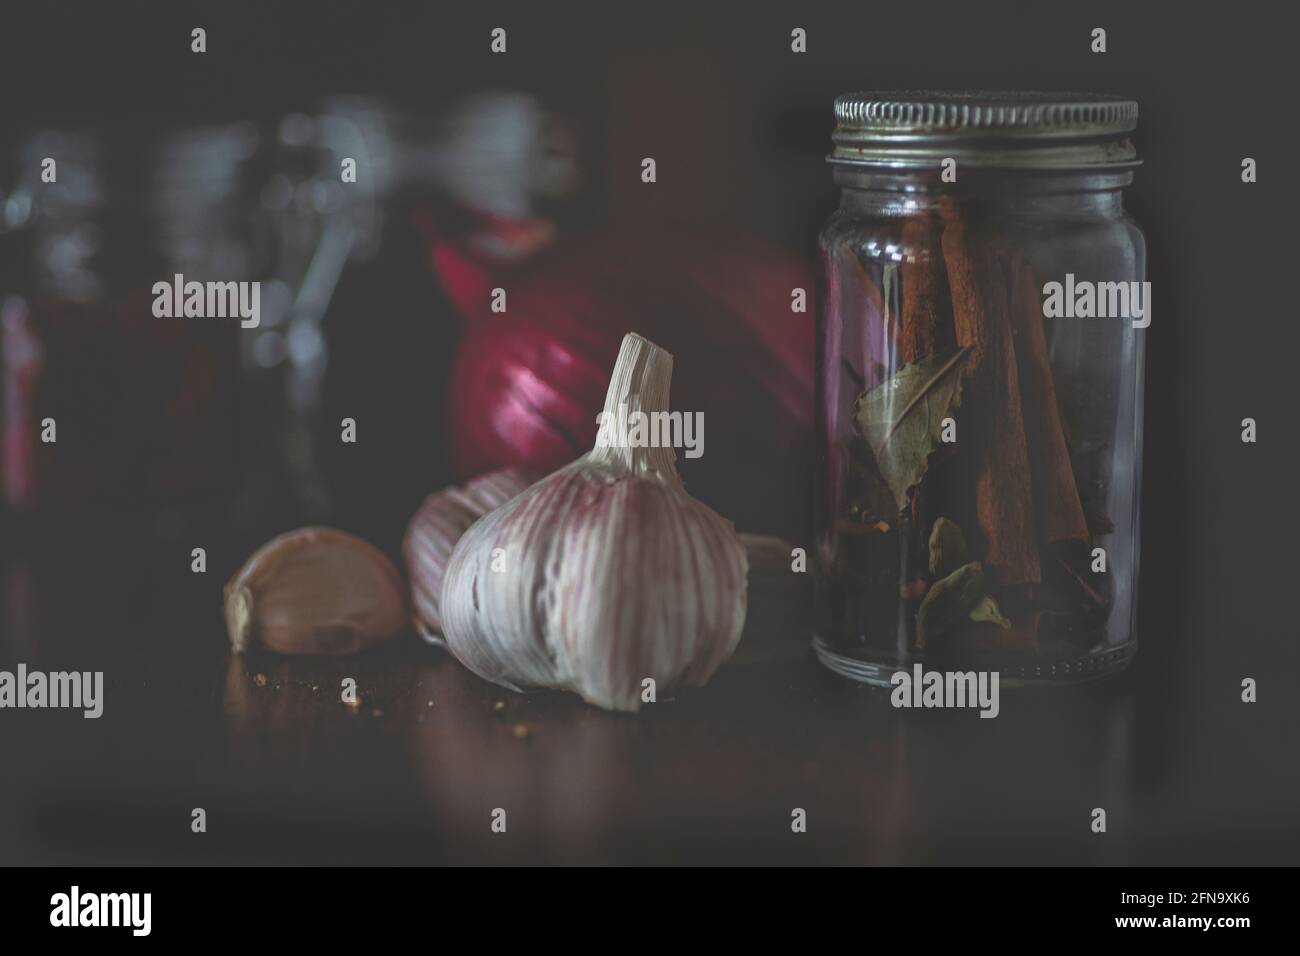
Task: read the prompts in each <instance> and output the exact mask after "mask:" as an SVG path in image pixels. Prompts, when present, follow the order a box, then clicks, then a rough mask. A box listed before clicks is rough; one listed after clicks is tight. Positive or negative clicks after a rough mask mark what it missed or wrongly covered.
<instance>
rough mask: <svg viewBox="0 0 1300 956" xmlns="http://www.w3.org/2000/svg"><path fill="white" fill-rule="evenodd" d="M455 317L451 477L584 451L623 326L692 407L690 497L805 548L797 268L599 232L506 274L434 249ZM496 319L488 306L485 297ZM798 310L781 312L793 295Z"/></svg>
mask: <svg viewBox="0 0 1300 956" xmlns="http://www.w3.org/2000/svg"><path fill="white" fill-rule="evenodd" d="M433 262H434V265H435V267H436V268H437V270H438V272H439V275H440V277H441V279H442V282H443V284H444V287H445V288H447V289H448V291H449V294H451V295H452V297H453V299H454V300H455V301H456V303H457V305H458V307H459V308H460V309H461V311H462V314H463V316H464V319H465V336H464V339H463V342H462V344H461V348H460V352H459V354H458V356H457V359H456V363H455V367H454V370H453V374H452V401H451V406H452V451H453V456H454V461H455V464H456V468H457V472H458V473H459V474H460V475H462V476H466V475H476V474H480V473H482V472H485V471H489V470H492V469H495V468H502V467H507V466H519V467H525V468H528V469H530V470H532V471H535V472H539V473H545V472H548V471H551V470H553V469H555V468H558V467H560V466H562V465H565V464H567V463H568V462H570V461H572V460H573V459H574V458H576V457H578V456H579V455H581V454H582V453H583V452H584V451H586V450H587V449H589V448H590V447H591V445H592V443H593V441H594V440H595V436H596V416H597V414H598V413H599V412H600V410H601V407H602V402H603V400H604V394H605V387H606V383H607V379H608V370H609V368H610V367H611V366H612V365H613V362H614V360H615V358H616V357H617V355H618V349H619V343H620V342H621V341H622V338H623V336H624V334H625V333H627V332H636V333H638V334H640V335H643V336H645V337H647V338H650V339H653V340H654V341H655V342H657V343H659V344H660V345H662V346H663V347H664V348H665V349H667V350H668V351H669V352H671V353H672V354H673V355H674V357H675V359H676V368H677V369H678V382H679V387H676V388H675V389H674V396H673V398H674V402H673V405H674V408H675V409H676V410H680V411H687V412H701V413H703V416H704V420H705V441H704V455H703V456H702V457H701V458H699V459H698V460H693V459H686V458H685V457H684V456H682V455H681V453H680V452H679V462H678V464H679V467H680V469H681V474H682V478H683V479H684V481H685V482H686V484H687V486H688V487H689V488H690V490H691V493H692V494H693V495H695V496H696V497H698V498H699V499H700V500H701V501H704V502H705V503H707V504H709V505H710V506H712V507H714V508H716V509H717V510H718V511H720V512H721V513H723V514H726V515H728V516H729V517H731V518H733V519H734V520H735V521H736V524H737V525H738V526H739V527H741V528H744V529H745V530H747V531H770V532H773V533H779V534H785V535H787V536H792V537H795V538H798V539H802V538H803V537H804V536H805V534H806V529H807V502H808V493H809V487H810V484H809V476H808V472H809V471H810V470H811V468H812V457H811V456H812V448H813V445H812V422H813V360H814V348H815V346H814V342H815V338H814V316H815V312H814V306H813V303H812V291H813V288H814V280H813V273H812V271H811V269H810V267H809V265H808V263H806V262H804V261H802V260H800V259H797V258H795V257H792V256H790V255H788V254H786V253H784V252H781V251H778V250H775V249H772V248H770V247H767V246H765V245H762V244H760V243H758V242H756V241H754V240H752V239H750V238H746V237H738V236H735V235H728V236H721V235H703V234H700V233H698V232H696V233H690V234H681V233H676V232H667V231H660V232H653V233H652V232H647V231H646V230H644V229H639V230H637V231H635V232H632V231H630V230H625V231H608V232H601V233H594V234H589V235H587V236H584V237H578V238H573V239H569V240H564V241H561V242H559V243H557V244H556V245H555V246H554V247H552V248H550V249H547V250H545V251H543V252H541V253H540V254H538V255H536V256H534V257H533V258H531V259H529V260H528V261H527V262H526V263H524V264H522V265H518V266H510V265H504V264H499V263H493V262H491V261H489V260H487V259H485V258H483V257H481V256H476V255H475V254H473V253H470V252H467V251H465V249H464V248H463V247H458V246H455V245H452V244H449V243H438V242H435V244H434V247H433ZM495 287H500V288H502V289H504V290H505V291H506V310H505V312H503V313H494V312H492V311H491V310H490V308H489V304H490V301H491V295H490V291H491V289H493V288H495ZM796 288H799V289H803V290H805V291H806V293H807V297H808V302H807V306H806V307H807V311H806V312H794V311H792V309H791V301H792V300H791V294H792V290H794V289H796Z"/></svg>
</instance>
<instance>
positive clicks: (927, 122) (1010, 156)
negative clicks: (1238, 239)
mask: <svg viewBox="0 0 1300 956" xmlns="http://www.w3.org/2000/svg"><path fill="white" fill-rule="evenodd" d="M1137 115H1138V106H1137V103H1136V102H1135V101H1133V100H1130V99H1125V98H1123V97H1119V96H1111V95H1109V94H1102V93H1039V92H1030V93H1013V92H997V91H968V92H947V91H932V90H931V91H917V92H868V93H846V94H844V95H843V96H839V97H837V98H836V100H835V132H834V133H833V134H832V135H831V140H832V142H833V143H834V144H835V146H834V149H833V151H832V152H831V155H830V156H829V157H827V159H828V160H829V161H830V162H832V163H839V164H845V165H852V166H877V167H884V168H894V169H922V168H930V167H937V166H938V165H939V164H940V163H941V162H942V161H943V160H944V159H948V158H952V159H956V160H957V163H958V165H959V166H961V165H968V166H979V167H998V168H1021V169H1057V170H1060V169H1068V168H1074V167H1110V168H1115V167H1124V166H1135V165H1137V163H1138V158H1137V150H1136V149H1135V148H1134V146H1133V142H1132V140H1131V139H1130V138H1129V136H1130V134H1131V133H1132V132H1133V130H1134V128H1136V126H1137Z"/></svg>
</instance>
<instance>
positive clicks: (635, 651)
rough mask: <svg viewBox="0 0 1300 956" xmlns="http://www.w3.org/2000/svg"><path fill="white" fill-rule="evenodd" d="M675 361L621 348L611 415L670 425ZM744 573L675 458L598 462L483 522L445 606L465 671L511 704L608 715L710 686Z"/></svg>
mask: <svg viewBox="0 0 1300 956" xmlns="http://www.w3.org/2000/svg"><path fill="white" fill-rule="evenodd" d="M671 377H672V356H670V355H669V354H668V353H667V352H665V351H664V350H663V349H661V348H659V347H658V346H656V345H653V344H652V343H650V342H648V341H646V340H645V339H643V338H641V337H640V336H637V335H628V336H627V337H626V338H625V339H624V340H623V346H622V349H621V351H620V352H619V357H618V362H617V364H616V365H615V368H614V373H613V377H612V379H611V381H610V385H609V391H608V393H607V395H606V398H605V411H606V413H607V414H609V415H615V416H616V415H617V412H618V409H619V406H620V405H623V406H626V411H627V413H628V415H629V417H630V415H631V413H633V412H637V411H641V412H645V413H652V412H666V411H667V410H668V388H669V383H670V381H671ZM747 569H748V559H747V557H746V554H745V549H744V548H743V547H742V545H741V543H740V540H739V538H738V536H737V535H736V531H735V528H734V527H733V525H732V524H731V522H729V521H726V520H725V519H723V518H721V517H719V516H718V515H717V514H716V513H715V512H714V511H712V510H711V509H709V508H708V507H706V506H705V505H703V504H701V503H700V502H698V501H696V500H695V499H693V498H691V497H690V496H689V495H687V494H686V492H685V490H684V489H683V487H682V484H681V480H680V478H679V477H678V475H677V469H676V465H675V455H674V452H673V450H672V449H671V448H668V447H613V446H602V444H601V443H599V442H598V443H597V447H596V448H594V449H593V450H592V451H591V452H589V453H588V454H586V455H584V456H583V457H582V458H579V459H578V460H577V461H575V462H574V463H573V464H571V465H568V466H566V467H564V468H562V469H560V470H559V471H557V472H554V473H553V474H551V475H550V476H548V477H546V478H543V479H542V480H541V481H539V482H538V483H537V484H535V485H533V486H532V487H531V488H529V489H528V490H527V491H525V492H523V493H522V494H520V495H518V496H517V497H515V498H513V499H511V500H510V501H509V502H507V503H506V504H504V505H502V506H501V507H500V508H497V509H496V510H495V511H492V512H490V513H489V514H487V515H485V516H484V517H483V518H481V519H480V520H479V521H478V522H476V523H475V524H474V525H473V526H472V527H471V528H470V529H469V530H468V531H467V532H466V533H465V534H464V535H463V536H462V537H461V539H460V542H459V543H458V544H457V545H456V548H455V550H454V551H453V552H452V556H451V560H450V562H449V564H448V566H447V571H446V575H445V578H444V580H443V590H442V602H441V613H442V624H443V634H444V636H445V638H446V641H447V645H448V648H449V649H450V651H451V652H452V653H453V654H454V655H455V656H456V658H457V659H458V660H459V661H460V662H461V663H462V664H464V665H465V666H466V667H468V668H469V669H470V670H472V671H473V672H474V673H476V674H478V675H479V676H480V677H483V678H485V679H487V680H490V681H493V682H495V683H497V684H500V685H502V686H504V687H508V688H510V689H512V690H521V689H524V688H529V687H548V688H556V689H563V690H570V691H573V692H575V693H577V694H580V695H581V696H582V698H583V699H584V700H586V701H587V702H589V703H592V704H596V705H597V706H600V707H604V708H606V709H609V710H625V711H636V710H638V709H639V708H640V706H641V703H642V691H643V688H644V687H645V686H646V685H644V684H643V682H644V681H645V680H646V679H653V680H654V682H655V691H656V695H660V694H664V693H667V692H670V691H671V690H672V689H673V688H675V687H681V686H699V685H702V684H704V683H705V682H706V681H707V680H708V679H709V678H710V677H711V676H712V674H713V672H714V671H715V670H716V669H717V667H718V665H719V664H721V663H722V661H723V660H725V659H726V658H727V657H728V656H729V655H730V654H731V652H732V651H733V650H734V649H735V646H736V643H737V642H738V641H739V640H740V633H741V629H742V627H743V625H744V622H745V606H746V572H747Z"/></svg>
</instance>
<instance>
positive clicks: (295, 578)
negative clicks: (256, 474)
mask: <svg viewBox="0 0 1300 956" xmlns="http://www.w3.org/2000/svg"><path fill="white" fill-rule="evenodd" d="M225 613H226V630H227V633H228V634H229V636H230V644H231V647H232V649H233V650H234V651H235V653H237V654H238V653H243V652H244V651H246V650H248V649H249V648H250V647H253V646H260V647H264V648H266V649H267V650H271V651H275V652H276V653H278V654H328V655H338V654H351V653H354V652H356V651H360V650H363V649H365V648H367V647H371V646H373V645H375V644H379V643H382V642H383V641H386V640H390V639H392V638H395V637H398V636H400V635H401V634H403V633H404V632H405V631H406V630H407V628H408V626H409V616H408V611H407V600H406V589H405V587H404V586H403V583H402V577H401V575H400V574H399V573H398V571H397V568H396V567H395V566H394V565H393V562H392V561H390V560H389V559H388V558H387V557H386V556H385V555H384V554H383V553H382V552H381V551H379V549H377V548H375V547H374V546H373V545H370V544H367V543H366V542H365V541H362V540H361V539H360V538H358V537H355V536H354V535H350V534H347V533H345V532H343V531H336V530H334V529H333V528H301V529H299V530H297V531H290V532H288V533H286V534H282V535H280V536H279V537H277V538H273V539H272V540H271V541H269V542H267V543H266V544H265V545H263V546H262V547H261V548H259V549H258V551H257V552H256V553H255V554H254V555H253V556H252V557H251V558H249V559H248V561H247V562H246V563H245V564H244V566H243V567H242V568H241V569H240V570H239V572H238V573H237V574H236V575H235V576H234V577H233V578H231V580H230V583H229V584H227V585H226V591H225Z"/></svg>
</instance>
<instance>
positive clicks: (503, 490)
mask: <svg viewBox="0 0 1300 956" xmlns="http://www.w3.org/2000/svg"><path fill="white" fill-rule="evenodd" d="M530 484H532V482H531V481H530V480H529V479H528V477H527V476H526V475H525V474H524V473H523V472H522V471H518V470H516V469H513V468H506V469H503V470H502V471H494V472H491V473H490V474H486V475H481V476H479V477H478V478H475V479H474V480H473V481H471V482H469V483H468V484H466V485H465V486H464V487H463V488H447V489H444V490H443V491H439V492H436V493H435V494H432V495H429V497H428V498H426V499H424V503H423V504H422V505H420V508H419V510H418V511H417V512H416V513H415V516H414V517H412V518H411V523H410V524H409V525H408V526H407V529H406V537H405V539H404V540H403V542H402V555H403V557H404V558H405V559H406V571H407V574H408V575H410V578H411V604H412V608H413V611H414V618H415V628H416V630H417V631H419V633H420V635H421V636H422V637H423V638H424V639H425V640H426V641H428V642H429V643H431V644H440V645H441V644H443V641H442V638H441V636H440V635H441V634H442V617H441V615H440V614H439V612H438V604H439V601H440V600H441V598H442V579H443V576H444V575H445V574H446V571H447V561H448V559H450V558H451V552H452V549H453V548H455V547H456V542H457V541H459V540H460V536H461V535H462V534H464V533H465V529H467V528H468V527H469V526H470V525H472V524H473V523H474V522H475V521H477V520H478V519H479V518H481V517H483V515H485V514H487V513H488V512H489V511H492V510H494V509H496V508H499V507H500V506H501V505H503V504H505V503H506V502H507V501H509V500H510V499H511V498H513V497H514V496H515V495H517V494H519V493H520V492H521V491H523V490H524V489H525V488H527V487H528V486H529V485H530Z"/></svg>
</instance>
